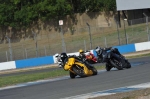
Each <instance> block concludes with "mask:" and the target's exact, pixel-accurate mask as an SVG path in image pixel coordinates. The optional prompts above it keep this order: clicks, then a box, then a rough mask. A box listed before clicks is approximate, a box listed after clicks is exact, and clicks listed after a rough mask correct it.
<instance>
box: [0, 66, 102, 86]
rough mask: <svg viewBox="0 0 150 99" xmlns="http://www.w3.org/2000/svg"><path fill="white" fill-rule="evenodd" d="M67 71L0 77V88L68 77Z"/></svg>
mask: <svg viewBox="0 0 150 99" xmlns="http://www.w3.org/2000/svg"><path fill="white" fill-rule="evenodd" d="M96 68H97V69H98V70H100V69H104V66H96ZM68 74H69V72H68V71H64V70H63V69H62V70H54V71H51V72H43V73H34V74H23V75H17V76H7V77H0V87H4V86H9V85H14V84H19V83H25V82H32V81H37V80H43V79H49V78H54V77H60V76H66V75H68Z"/></svg>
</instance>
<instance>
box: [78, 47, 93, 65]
mask: <svg viewBox="0 0 150 99" xmlns="http://www.w3.org/2000/svg"><path fill="white" fill-rule="evenodd" d="M86 52H89V51H83V50H82V49H80V50H79V57H78V59H79V60H81V61H82V62H83V63H84V64H85V65H86V66H87V67H88V68H90V67H93V66H92V65H91V64H89V63H88V61H87V59H86V55H85V53H86Z"/></svg>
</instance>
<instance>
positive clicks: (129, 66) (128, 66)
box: [126, 61, 131, 69]
mask: <svg viewBox="0 0 150 99" xmlns="http://www.w3.org/2000/svg"><path fill="white" fill-rule="evenodd" d="M126 63H127V67H126V68H127V69H128V68H131V64H130V63H129V62H128V61H126Z"/></svg>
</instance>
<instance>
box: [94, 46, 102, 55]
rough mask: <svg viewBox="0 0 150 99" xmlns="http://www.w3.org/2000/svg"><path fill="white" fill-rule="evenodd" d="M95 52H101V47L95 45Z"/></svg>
mask: <svg viewBox="0 0 150 99" xmlns="http://www.w3.org/2000/svg"><path fill="white" fill-rule="evenodd" d="M95 51H96V53H98V54H101V53H102V48H101V47H100V46H97V47H96V48H95Z"/></svg>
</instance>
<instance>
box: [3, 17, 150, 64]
mask: <svg viewBox="0 0 150 99" xmlns="http://www.w3.org/2000/svg"><path fill="white" fill-rule="evenodd" d="M149 21H150V18H141V19H135V20H123V21H121V24H118V22H116V24H113V23H111V24H110V25H109V26H108V27H101V26H90V25H87V26H86V27H80V28H73V29H72V30H71V31H69V30H68V31H62V32H60V33H47V34H43V35H38V34H36V33H34V32H33V31H32V32H33V36H34V37H33V39H31V38H30V39H28V40H24V41H20V42H19V43H15V42H17V41H15V40H11V39H10V38H7V42H6V44H0V50H1V51H0V62H6V61H13V60H20V59H27V58H35V57H41V56H49V55H54V54H56V53H61V52H67V53H72V52H77V51H78V50H79V49H83V50H91V49H94V48H95V47H96V46H101V47H110V46H118V45H125V44H132V43H139V42H147V41H150V33H149V32H150V31H149ZM112 26H115V27H116V28H112ZM62 29H63V28H62Z"/></svg>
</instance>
